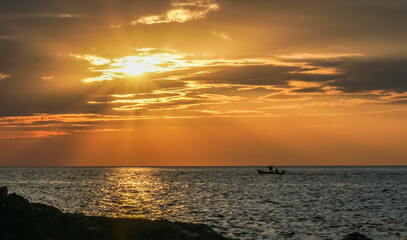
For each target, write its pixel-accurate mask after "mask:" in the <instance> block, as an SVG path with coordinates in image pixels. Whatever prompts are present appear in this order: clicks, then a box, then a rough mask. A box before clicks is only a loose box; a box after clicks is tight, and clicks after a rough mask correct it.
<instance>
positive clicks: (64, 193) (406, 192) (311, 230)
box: [0, 167, 407, 240]
mask: <svg viewBox="0 0 407 240" xmlns="http://www.w3.org/2000/svg"><path fill="white" fill-rule="evenodd" d="M257 169H261V167H35V168H12V167H6V168H0V186H2V185H6V186H8V187H9V191H10V192H15V193H17V194H20V195H23V196H25V197H26V198H28V199H29V200H30V201H33V202H39V203H44V204H49V205H52V206H55V207H57V208H59V209H61V210H62V211H64V212H69V213H83V214H86V215H93V216H108V217H130V218H148V219H169V220H172V221H183V222H191V223H203V224H207V225H209V226H211V227H212V228H213V229H214V230H215V231H217V232H219V233H221V234H222V235H224V236H226V237H230V238H233V239H318V240H319V239H341V238H343V236H344V235H346V234H349V233H352V232H360V233H362V234H364V235H366V236H368V237H370V238H372V239H377V240H379V239H390V240H391V239H397V240H398V239H402V240H405V239H407V167H279V169H280V170H282V169H284V170H285V171H286V174H285V175H269V174H267V175H266V174H265V175H259V174H258V173H257ZM264 169H265V168H264Z"/></svg>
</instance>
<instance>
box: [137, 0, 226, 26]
mask: <svg viewBox="0 0 407 240" xmlns="http://www.w3.org/2000/svg"><path fill="white" fill-rule="evenodd" d="M171 6H172V7H173V8H172V9H170V10H168V11H167V12H166V13H165V14H161V15H150V16H145V17H141V18H139V19H138V20H136V21H133V22H132V24H133V25H136V24H157V23H170V22H178V23H183V22H186V21H191V20H198V19H202V18H205V16H206V15H207V14H208V13H209V12H212V11H216V10H218V9H219V4H217V3H216V2H215V1H213V0H189V1H185V2H176V3H171Z"/></svg>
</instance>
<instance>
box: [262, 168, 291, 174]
mask: <svg viewBox="0 0 407 240" xmlns="http://www.w3.org/2000/svg"><path fill="white" fill-rule="evenodd" d="M257 172H258V173H259V174H275V175H283V174H285V172H279V173H276V172H267V171H263V170H260V169H257Z"/></svg>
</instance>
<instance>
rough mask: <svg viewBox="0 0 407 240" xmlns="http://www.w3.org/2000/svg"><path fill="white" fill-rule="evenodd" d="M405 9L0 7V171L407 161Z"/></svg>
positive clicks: (39, 1) (210, 1)
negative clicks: (10, 168) (0, 168)
mask: <svg viewBox="0 0 407 240" xmlns="http://www.w3.org/2000/svg"><path fill="white" fill-rule="evenodd" d="M406 12H407V1H405V0H392V1H383V0H359V1H354V0H342V1H327V0H309V1H303V0H290V1H286V0H256V1H243V0H178V1H177V0H154V1H151V0H71V1H66V0H36V1H35V4H34V3H33V2H32V1H31V0H12V1H10V0H0V166H212V165H213V166H232V165H238V166H247V165H284V166H287V165H290V166H291V165H407V148H406V147H405V144H406V143H407V44H406V42H407V30H406V29H407V14H405V13H406Z"/></svg>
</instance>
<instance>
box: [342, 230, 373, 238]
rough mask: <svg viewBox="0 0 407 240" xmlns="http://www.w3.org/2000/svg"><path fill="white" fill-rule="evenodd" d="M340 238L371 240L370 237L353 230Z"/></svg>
mask: <svg viewBox="0 0 407 240" xmlns="http://www.w3.org/2000/svg"><path fill="white" fill-rule="evenodd" d="M342 240H372V239H371V238H368V237H366V236H365V235H363V234H360V233H358V232H354V233H351V234H348V235H346V236H345V237H344V238H343V239H342Z"/></svg>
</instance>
